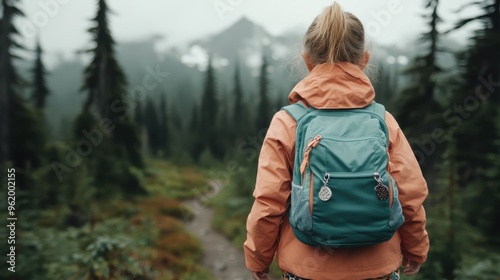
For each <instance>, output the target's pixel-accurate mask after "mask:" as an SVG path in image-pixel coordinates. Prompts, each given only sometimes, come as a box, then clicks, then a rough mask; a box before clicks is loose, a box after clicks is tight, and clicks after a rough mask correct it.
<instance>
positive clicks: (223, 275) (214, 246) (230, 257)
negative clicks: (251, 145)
mask: <svg viewBox="0 0 500 280" xmlns="http://www.w3.org/2000/svg"><path fill="white" fill-rule="evenodd" d="M209 184H210V186H211V187H212V188H213V190H214V192H213V193H211V195H215V194H216V193H217V192H219V191H220V190H221V189H222V186H221V184H220V182H217V181H210V182H209ZM202 200H203V199H200V198H197V199H193V200H191V201H188V202H186V203H185V204H186V205H187V206H188V207H189V208H190V209H191V210H192V212H193V214H194V216H193V219H192V220H191V222H189V223H187V225H186V228H187V230H188V231H189V232H190V233H191V234H192V235H194V236H196V237H197V238H198V239H199V240H200V241H201V242H202V244H203V260H202V265H203V266H205V267H206V268H208V269H209V270H210V271H211V272H212V273H213V275H214V276H215V278H216V279H217V280H252V275H251V273H250V272H249V271H248V269H247V268H246V266H245V257H244V256H243V250H242V249H241V248H236V246H234V244H232V243H231V242H230V241H229V240H228V239H227V238H226V237H225V236H224V235H222V234H220V233H218V232H216V231H215V230H213V229H212V226H211V223H212V219H213V217H214V210H212V209H210V208H208V207H206V206H204V205H203V204H202V203H201V201H202ZM242 246H243V245H242ZM269 280H273V278H271V277H270V278H269ZM274 280H275V279H274Z"/></svg>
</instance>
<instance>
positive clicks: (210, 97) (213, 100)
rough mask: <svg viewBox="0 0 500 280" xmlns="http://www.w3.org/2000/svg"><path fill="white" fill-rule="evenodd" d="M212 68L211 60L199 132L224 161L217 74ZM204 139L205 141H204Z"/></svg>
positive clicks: (211, 149)
mask: <svg viewBox="0 0 500 280" xmlns="http://www.w3.org/2000/svg"><path fill="white" fill-rule="evenodd" d="M214 71H215V70H214V68H213V66H212V59H211V58H210V59H209V62H208V69H207V71H206V76H205V87H204V89H205V90H204V92H203V96H202V100H201V108H200V112H201V114H200V124H201V125H200V127H199V129H198V131H199V132H200V134H199V139H200V140H202V141H203V142H204V143H205V144H204V145H203V146H204V148H208V149H209V150H210V152H211V153H212V155H213V156H215V157H217V158H219V159H222V158H223V157H224V152H223V150H222V149H221V148H222V147H220V144H219V142H218V141H219V139H218V136H217V113H218V110H219V101H218V100H217V89H216V84H215V73H214ZM203 139H204V140H203Z"/></svg>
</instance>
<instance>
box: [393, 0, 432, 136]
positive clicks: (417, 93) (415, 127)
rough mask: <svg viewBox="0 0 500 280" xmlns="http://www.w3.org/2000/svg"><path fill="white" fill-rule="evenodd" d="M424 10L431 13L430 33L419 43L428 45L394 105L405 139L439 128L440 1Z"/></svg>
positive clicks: (427, 1) (414, 64)
mask: <svg viewBox="0 0 500 280" xmlns="http://www.w3.org/2000/svg"><path fill="white" fill-rule="evenodd" d="M425 6H426V8H427V9H430V10H431V13H430V14H429V15H426V16H424V17H425V18H426V19H428V26H429V29H430V30H429V31H427V32H426V33H424V34H423V35H422V36H421V37H420V42H421V43H424V44H426V45H427V49H426V51H425V53H424V54H422V55H419V56H417V57H415V59H414V61H413V65H412V67H410V68H409V69H408V70H407V71H406V74H408V75H411V76H412V78H413V81H414V83H413V84H412V85H411V86H409V87H408V88H407V89H406V90H404V91H403V92H402V94H401V97H400V98H399V100H398V102H397V108H398V109H399V110H398V112H397V113H398V114H397V115H398V122H399V124H400V125H401V127H402V128H403V130H404V131H405V134H406V135H407V137H408V138H410V139H414V138H419V137H422V135H423V134H426V133H431V132H432V130H433V129H434V128H435V127H442V123H440V122H439V120H441V119H442V118H441V116H440V114H439V113H440V112H441V111H442V110H441V106H440V105H439V103H438V102H437V101H436V96H435V95H436V75H437V74H439V73H440V72H441V71H442V69H441V67H439V65H438V63H437V54H438V52H439V51H440V50H439V47H438V44H439V37H440V33H439V31H438V25H439V23H441V18H440V17H439V14H438V7H439V0H426V3H425Z"/></svg>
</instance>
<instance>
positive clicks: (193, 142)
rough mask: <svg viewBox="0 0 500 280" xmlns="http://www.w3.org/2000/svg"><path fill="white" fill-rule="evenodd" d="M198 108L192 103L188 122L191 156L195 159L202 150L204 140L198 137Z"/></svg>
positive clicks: (199, 125)
mask: <svg viewBox="0 0 500 280" xmlns="http://www.w3.org/2000/svg"><path fill="white" fill-rule="evenodd" d="M199 110H200V108H199V107H198V106H196V104H193V109H192V112H191V120H190V123H189V133H188V139H189V145H190V154H191V157H192V158H193V159H194V160H195V161H197V160H198V159H199V158H200V155H201V153H202V152H203V149H204V145H205V142H204V141H203V139H202V138H200V137H198V136H199V135H200V127H201V120H200V117H199Z"/></svg>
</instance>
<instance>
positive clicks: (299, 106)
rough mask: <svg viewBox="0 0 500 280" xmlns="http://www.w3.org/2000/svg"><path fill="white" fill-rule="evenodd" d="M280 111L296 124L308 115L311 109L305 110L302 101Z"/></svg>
mask: <svg viewBox="0 0 500 280" xmlns="http://www.w3.org/2000/svg"><path fill="white" fill-rule="evenodd" d="M282 110H284V111H286V112H287V113H288V114H289V115H290V116H291V117H292V118H293V119H294V120H295V121H296V122H299V120H300V119H302V117H304V116H305V115H306V114H307V113H309V112H310V111H311V110H312V109H311V107H309V108H307V107H306V105H305V104H304V103H302V101H299V102H297V103H295V104H291V105H288V106H285V107H283V108H282Z"/></svg>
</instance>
